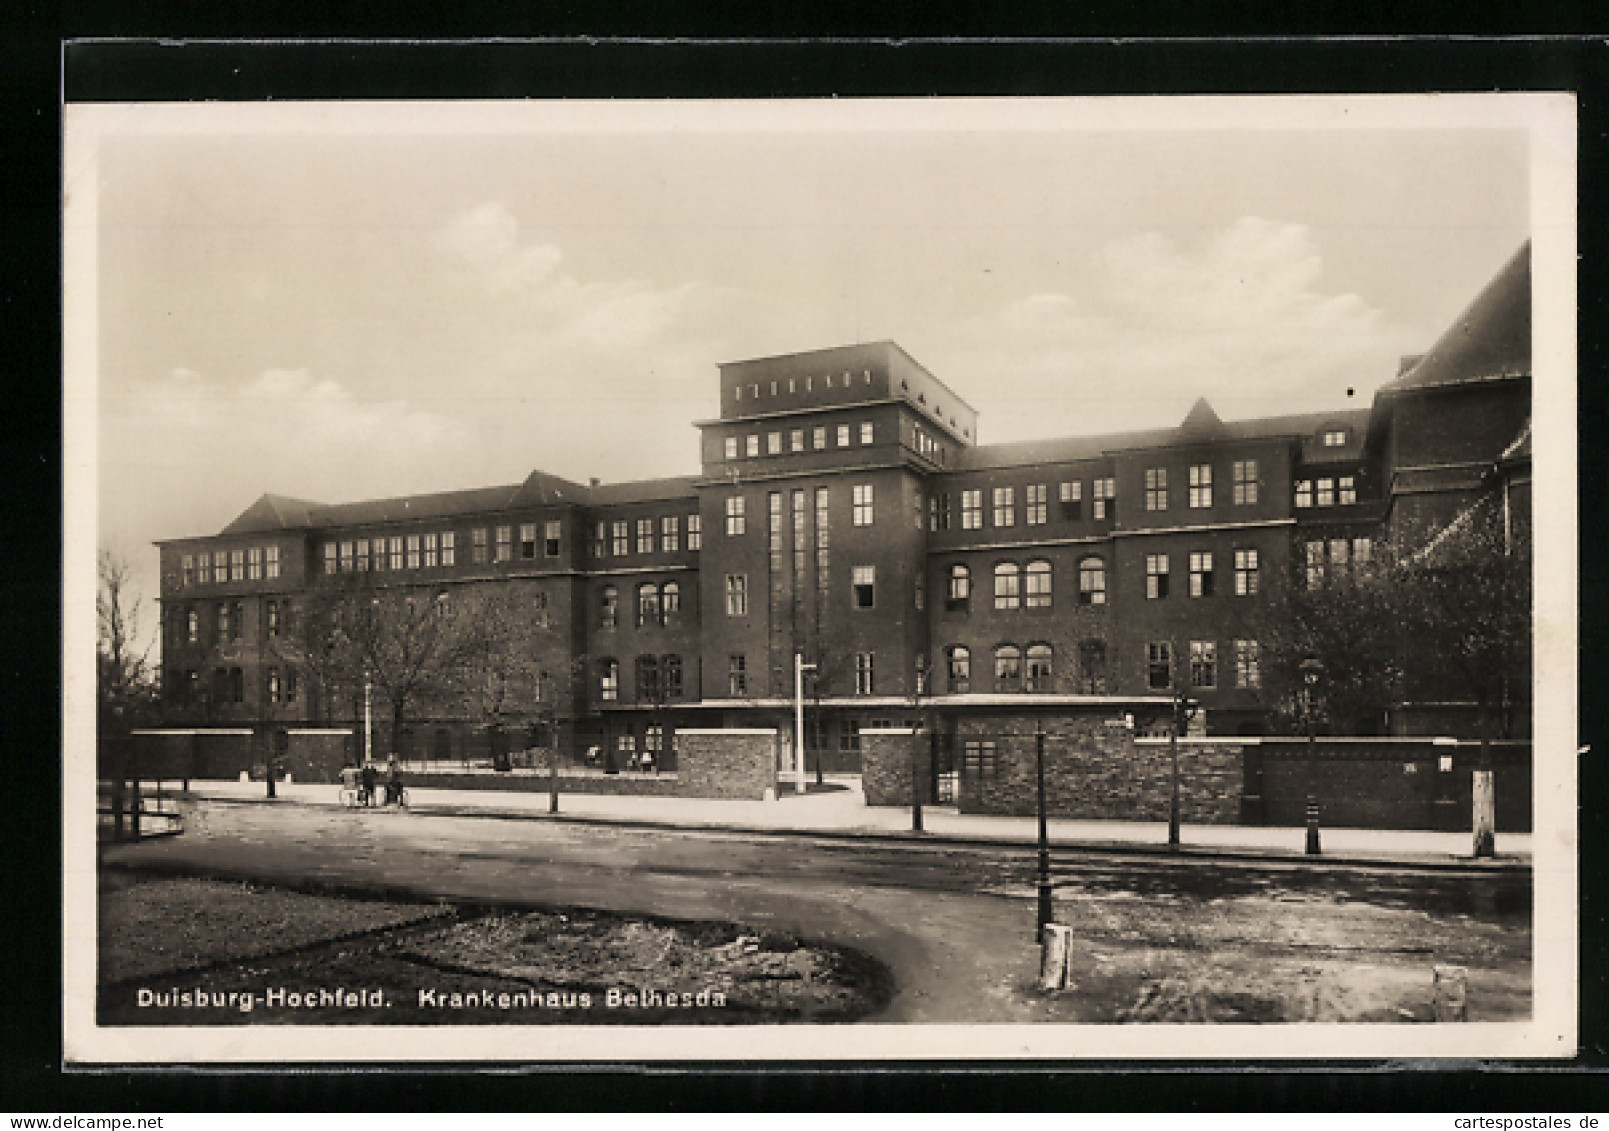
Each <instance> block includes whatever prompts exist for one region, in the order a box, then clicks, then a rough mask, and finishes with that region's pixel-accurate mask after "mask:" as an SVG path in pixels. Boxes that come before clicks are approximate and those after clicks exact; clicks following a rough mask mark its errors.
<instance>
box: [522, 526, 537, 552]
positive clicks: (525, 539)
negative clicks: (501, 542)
mask: <svg viewBox="0 0 1609 1131" xmlns="http://www.w3.org/2000/svg"><path fill="white" fill-rule="evenodd" d="M520 557H521V558H523V559H525V560H526V561H530V560H531V559H532V558H534V557H536V523H534V522H522V523H520Z"/></svg>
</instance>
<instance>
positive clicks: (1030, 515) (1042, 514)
mask: <svg viewBox="0 0 1609 1131" xmlns="http://www.w3.org/2000/svg"><path fill="white" fill-rule="evenodd" d="M1046 493H1047V492H1046V487H1045V485H1044V484H1043V483H1030V484H1029V485H1028V486H1027V487H1026V488H1025V489H1024V490H1023V500H1022V504H1023V516H1024V519H1025V520H1026V521H1027V523H1028V525H1029V526H1043V525H1044V524H1045V519H1046V508H1045V498H1046Z"/></svg>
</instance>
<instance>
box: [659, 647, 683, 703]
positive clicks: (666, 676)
mask: <svg viewBox="0 0 1609 1131" xmlns="http://www.w3.org/2000/svg"><path fill="white" fill-rule="evenodd" d="M659 679H660V682H661V684H662V685H663V687H664V689H665V698H666V699H680V698H681V697H682V658H681V657H680V656H665V657H663V658H661V659H660V661H659Z"/></svg>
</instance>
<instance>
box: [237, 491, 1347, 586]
mask: <svg viewBox="0 0 1609 1131" xmlns="http://www.w3.org/2000/svg"><path fill="white" fill-rule="evenodd" d="M1348 482H1350V481H1348ZM262 577H263V548H262V547H261V546H252V547H250V548H248V549H247V550H246V580H247V581H261V580H262Z"/></svg>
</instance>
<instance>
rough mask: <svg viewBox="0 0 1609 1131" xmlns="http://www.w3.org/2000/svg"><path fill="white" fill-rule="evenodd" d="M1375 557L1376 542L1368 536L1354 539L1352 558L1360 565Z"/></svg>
mask: <svg viewBox="0 0 1609 1131" xmlns="http://www.w3.org/2000/svg"><path fill="white" fill-rule="evenodd" d="M1373 557H1374V542H1373V541H1372V540H1370V539H1368V538H1354V539H1352V560H1353V561H1354V562H1357V563H1358V564H1359V565H1362V564H1363V563H1365V562H1367V561H1369V560H1370V559H1371V558H1373Z"/></svg>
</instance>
